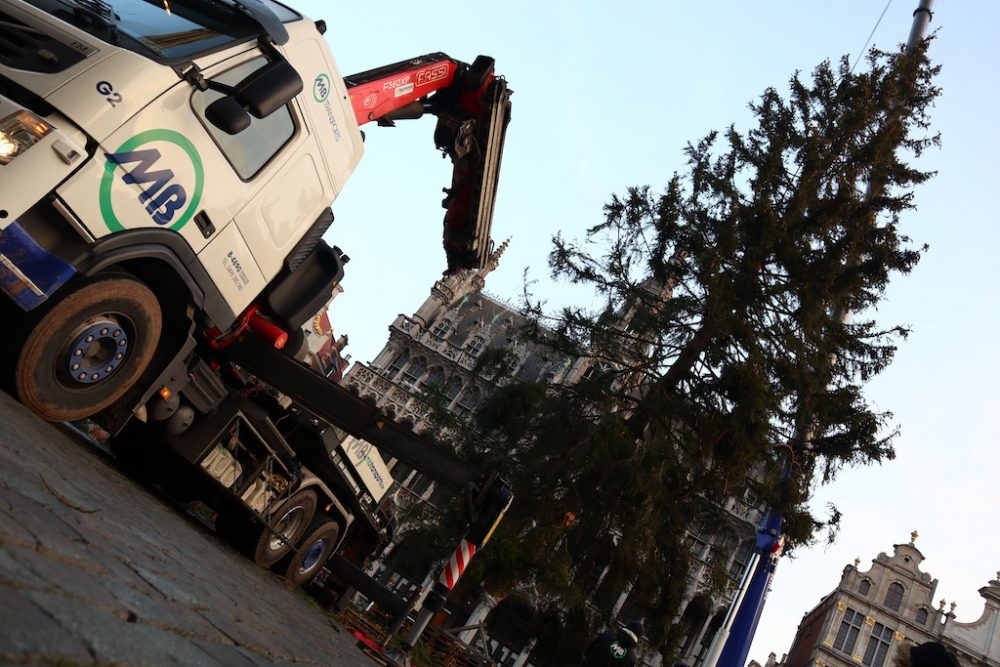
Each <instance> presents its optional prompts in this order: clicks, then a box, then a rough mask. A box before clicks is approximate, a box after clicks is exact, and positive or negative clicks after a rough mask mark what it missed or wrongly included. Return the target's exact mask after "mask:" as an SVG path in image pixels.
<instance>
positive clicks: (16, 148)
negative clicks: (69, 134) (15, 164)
mask: <svg viewBox="0 0 1000 667" xmlns="http://www.w3.org/2000/svg"><path fill="white" fill-rule="evenodd" d="M51 131H52V126H51V125H49V124H48V123H46V122H45V121H44V120H42V119H41V118H39V117H38V116H36V115H35V114H33V113H31V112H30V111H19V112H17V113H16V114H13V115H10V116H7V117H6V118H4V119H3V120H0V164H10V163H11V161H12V160H13V159H14V158H15V157H17V156H18V155H20V154H21V153H23V152H24V151H26V150H28V149H29V148H31V147H32V146H33V145H34V144H36V143H38V141H39V140H40V139H41V138H42V137H44V136H45V135H46V134H48V133H49V132H51Z"/></svg>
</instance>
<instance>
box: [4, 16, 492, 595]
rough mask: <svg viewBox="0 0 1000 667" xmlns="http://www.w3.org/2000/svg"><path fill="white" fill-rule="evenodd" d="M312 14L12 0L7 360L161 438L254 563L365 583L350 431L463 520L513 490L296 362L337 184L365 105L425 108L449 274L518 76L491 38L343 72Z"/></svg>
mask: <svg viewBox="0 0 1000 667" xmlns="http://www.w3.org/2000/svg"><path fill="white" fill-rule="evenodd" d="M325 30H326V25H325V23H324V22H323V21H313V20H310V19H307V18H306V17H304V16H302V15H301V14H300V13H298V12H297V11H295V10H294V9H292V8H290V7H288V6H286V5H283V4H281V3H279V2H277V1H275V0H171V1H170V2H166V1H164V2H162V3H160V2H148V1H146V0H30V1H25V0H0V287H2V288H3V291H4V292H5V294H6V298H0V311H2V316H3V321H4V328H5V333H4V341H5V347H4V354H3V355H0V379H2V381H3V383H4V387H5V388H6V389H7V390H9V391H11V392H12V393H13V394H14V395H15V396H16V397H17V398H18V399H19V400H20V401H21V402H22V403H23V404H24V405H26V406H27V407H28V408H30V409H31V410H33V411H34V412H35V413H37V414H38V415H39V416H40V417H42V418H44V419H46V420H49V421H57V422H62V421H75V420H81V419H91V420H94V421H95V422H97V423H99V424H100V425H101V426H103V427H104V428H105V429H106V430H107V431H108V432H110V433H111V434H112V435H113V437H114V438H115V439H116V442H119V443H128V444H127V449H130V450H131V451H132V453H133V454H135V453H136V452H140V451H141V452H142V456H143V457H151V458H152V459H155V462H156V463H155V466H153V468H155V469H156V470H157V473H158V475H159V476H160V478H161V479H163V480H164V481H165V482H167V483H172V485H173V486H174V487H176V488H177V489H179V490H180V491H182V492H185V493H188V494H190V495H193V496H198V497H200V498H203V499H206V500H207V501H208V502H209V504H210V505H211V506H212V507H213V508H214V509H215V510H216V511H217V512H218V515H217V520H216V527H217V529H218V530H219V532H220V534H222V535H224V536H225V537H227V538H228V539H230V541H232V542H233V543H234V544H237V545H239V546H240V547H241V548H243V549H244V550H245V551H246V552H247V553H248V554H249V555H251V556H252V557H253V558H254V560H255V561H256V562H257V563H259V564H260V565H262V566H268V567H276V566H277V567H279V568H283V570H282V571H283V573H284V574H285V575H286V576H288V577H289V578H291V579H292V580H294V581H297V582H304V581H307V580H308V579H309V578H310V577H311V576H313V575H314V574H315V573H316V572H317V571H318V570H319V569H320V568H321V567H323V565H324V564H327V562H328V559H330V558H331V556H332V555H333V554H337V558H339V559H340V561H342V562H340V564H339V565H337V567H336V569H337V571H338V572H339V573H340V576H342V577H343V579H344V580H345V581H348V582H349V585H351V586H353V587H355V588H358V589H359V590H360V589H361V588H370V587H369V585H368V583H366V580H365V578H364V577H363V576H362V575H361V574H359V572H360V570H361V566H363V564H364V563H365V562H366V559H367V558H369V557H370V556H371V554H372V553H373V552H374V550H376V549H377V548H378V545H379V544H381V543H383V542H384V540H385V539H386V536H387V535H388V534H389V532H390V529H391V526H390V525H389V524H390V523H391V522H390V521H389V520H388V518H387V512H386V507H385V502H384V501H383V499H382V498H377V497H376V495H377V494H373V493H372V487H371V485H370V483H371V479H368V480H367V481H366V480H365V479H364V475H362V474H361V472H360V471H359V470H358V468H356V467H354V466H352V465H348V463H349V461H348V460H347V459H349V456H348V455H347V453H346V452H345V451H344V449H343V447H341V446H340V444H339V443H340V438H339V437H338V436H337V433H338V432H340V433H341V434H345V433H346V434H349V435H351V436H354V437H355V438H359V439H361V440H363V441H365V442H368V443H371V444H373V445H375V446H376V447H377V448H378V450H379V451H382V452H384V453H386V454H388V455H391V456H394V457H397V458H399V459H400V460H403V461H406V462H407V463H409V464H410V465H412V466H413V467H414V468H417V469H419V470H422V471H423V472H425V473H426V474H428V475H429V476H430V477H432V478H435V479H438V480H439V481H441V482H442V484H443V485H444V486H446V487H449V488H453V489H454V490H455V491H456V492H458V493H460V494H462V495H463V496H464V497H466V498H467V499H468V502H469V508H470V519H471V521H470V535H471V536H472V539H475V540H480V541H481V542H484V541H485V539H488V537H489V534H491V533H492V530H493V528H495V526H496V523H497V522H498V521H499V520H500V517H501V516H502V514H503V511H504V510H505V509H506V507H507V506H508V505H509V502H510V498H511V497H512V495H511V492H510V489H509V488H508V487H507V485H506V484H505V483H504V482H503V480H500V479H499V478H497V477H496V476H495V475H493V476H487V475H482V474H479V473H477V472H476V471H474V470H471V469H469V468H468V466H465V465H464V464H463V463H462V462H461V461H459V460H457V459H456V458H455V457H454V456H453V455H451V453H450V452H448V451H446V450H444V449H442V448H440V447H438V446H437V445H436V444H435V443H434V442H432V441H431V440H430V439H429V438H428V437H426V436H423V435H420V434H417V433H414V432H413V431H412V429H410V428H409V427H408V426H407V425H400V424H395V423H393V422H391V421H390V420H388V419H386V418H385V417H384V416H383V415H381V414H380V413H379V411H378V410H377V409H376V408H375V406H373V405H371V404H369V403H367V402H366V401H363V400H361V399H360V398H358V397H356V396H353V395H352V394H350V393H349V392H347V390H345V389H343V388H341V387H339V386H337V385H336V384H334V383H332V382H330V381H329V380H328V379H327V378H325V377H323V376H322V375H320V374H318V373H316V372H315V371H314V370H312V369H310V368H307V367H306V366H304V365H303V364H302V363H300V362H299V361H297V360H296V359H295V355H296V353H297V352H298V350H299V349H300V348H301V345H302V338H303V333H302V325H303V323H305V322H306V321H307V320H309V319H310V318H312V317H313V316H315V315H316V313H317V311H318V310H320V309H321V308H322V307H324V305H325V304H327V303H328V302H329V300H330V298H331V296H332V294H333V290H334V289H335V286H336V285H337V284H338V283H339V282H340V281H341V280H342V278H343V275H344V265H345V263H346V262H347V261H348V257H347V255H346V254H344V252H343V251H342V250H341V249H340V248H338V247H336V246H330V245H329V244H328V243H327V242H326V241H325V240H324V239H323V236H324V234H326V232H327V231H328V229H329V228H330V226H331V224H332V222H333V212H332V208H331V205H332V204H333V202H334V201H335V200H336V198H337V196H338V194H339V193H340V192H341V191H342V190H343V188H344V187H345V185H346V183H347V181H348V179H349V178H350V176H351V174H352V172H353V171H354V169H355V168H356V167H357V165H358V163H359V162H360V160H361V157H362V154H363V145H364V144H363V139H364V136H363V133H362V131H361V129H360V128H361V126H362V125H364V124H365V123H369V122H373V123H375V124H377V125H380V126H391V125H393V124H394V123H395V122H396V121H398V120H402V119H409V118H417V117H419V116H421V115H423V114H425V113H430V114H433V115H435V116H436V117H437V125H436V127H435V131H434V143H435V146H436V147H437V148H438V149H440V150H441V151H443V152H444V154H446V155H447V156H448V157H450V158H451V160H452V163H453V172H452V180H451V183H450V184H449V185H448V187H446V188H445V189H444V190H445V195H446V196H445V198H444V201H443V202H442V205H443V206H444V208H445V215H444V221H443V225H442V226H443V246H444V251H445V259H446V262H445V268H444V271H445V272H446V273H449V272H455V271H460V270H464V269H474V268H477V267H481V266H482V265H483V263H484V262H485V261H486V258H487V257H488V255H489V252H490V244H491V241H490V231H491V226H492V218H493V206H494V202H495V195H496V185H497V182H498V175H499V168H500V159H501V155H502V150H503V142H504V137H505V133H506V128H507V124H508V122H509V120H510V90H509V89H508V88H507V85H506V82H505V81H504V79H503V78H502V77H499V76H496V74H495V73H494V66H493V60H492V59H491V58H487V57H484V56H480V57H478V58H476V59H475V60H474V62H473V63H472V64H466V63H463V62H461V61H457V60H454V59H452V58H450V57H448V56H446V55H445V54H442V53H434V54H428V55H426V56H421V57H419V58H414V59H411V60H407V61H403V62H400V63H395V64H392V65H387V66H385V67H380V68H377V69H375V70H371V71H368V72H364V73H361V74H359V75H354V76H351V77H342V76H341V75H340V73H339V71H338V69H337V65H336V62H335V60H334V58H333V56H332V53H331V51H330V48H329V45H328V44H327V41H326V39H325V38H324V37H323V35H324V32H325ZM338 430H339V431H338ZM363 459H364V457H361V458H360V459H358V461H362V460H363ZM372 461H374V459H372ZM372 471H374V473H375V474H376V475H380V474H382V472H381V471H380V470H379V469H378V467H377V465H375V463H374V462H373V463H372V470H369V472H372ZM383 482H385V480H384V479H383ZM383 495H384V494H383ZM477 546H481V544H478V545H477ZM368 592H369V593H370V595H369V597H372V599H375V598H382V599H383V601H384V602H385V604H387V605H389V606H395V607H396V608H397V609H399V608H401V605H400V603H399V601H393V600H391V599H389V598H387V597H385V596H382V595H381V594H380V592H379V591H378V590H376V589H375V588H370V590H369V591H368ZM366 594H368V593H366Z"/></svg>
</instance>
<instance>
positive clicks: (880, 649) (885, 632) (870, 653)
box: [861, 586, 902, 667]
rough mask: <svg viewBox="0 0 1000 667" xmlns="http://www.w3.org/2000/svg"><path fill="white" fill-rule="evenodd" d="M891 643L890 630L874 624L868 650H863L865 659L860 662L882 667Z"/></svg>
mask: <svg viewBox="0 0 1000 667" xmlns="http://www.w3.org/2000/svg"><path fill="white" fill-rule="evenodd" d="M900 588H902V586H900ZM891 643H892V630H890V629H889V628H887V627H886V626H884V625H882V624H881V623H876V624H875V627H874V628H872V636H871V639H869V640H868V648H866V649H865V657H864V658H863V659H862V660H861V662H862V663H863V664H865V665H867V666H868V667H882V665H883V664H885V656H886V654H887V653H888V652H889V644H891Z"/></svg>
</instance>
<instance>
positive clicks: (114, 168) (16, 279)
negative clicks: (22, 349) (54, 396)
mask: <svg viewBox="0 0 1000 667" xmlns="http://www.w3.org/2000/svg"><path fill="white" fill-rule="evenodd" d="M323 29H325V26H324V25H323V24H322V22H315V23H314V22H313V21H310V20H307V19H305V18H304V17H302V16H301V15H299V14H298V13H297V12H295V11H293V10H291V9H289V8H288V7H285V6H284V5H281V4H279V3H277V2H274V1H272V0H239V1H227V0H216V1H215V2H204V1H192V0H171V2H170V3H163V4H162V5H161V4H159V3H151V2H145V1H144V0H32V1H31V2H24V1H23V0H0V43H2V44H4V45H5V46H2V47H0V286H2V288H3V289H4V291H5V292H6V293H7V295H8V296H9V297H10V298H11V299H12V300H13V301H14V302H15V303H16V304H17V305H18V306H20V308H21V309H22V310H24V311H37V312H38V313H39V314H41V317H43V318H45V317H49V315H50V313H45V314H42V313H44V311H45V310H46V308H50V309H54V310H57V311H60V312H58V313H57V315H56V320H54V321H50V322H48V323H47V324H46V325H45V326H47V327H48V328H49V329H52V328H55V329H59V332H57V333H59V336H57V337H61V339H60V340H59V341H57V342H55V343H53V345H54V346H55V349H49V350H34V351H32V350H28V352H29V353H30V354H31V355H32V356H30V358H29V359H27V361H26V362H25V361H24V360H22V361H21V362H19V368H20V369H21V370H19V371H18V379H17V385H18V386H17V391H18V393H19V395H20V396H21V398H22V400H25V398H26V397H27V398H28V400H27V401H26V402H28V403H29V405H30V406H31V407H32V408H33V409H36V411H38V409H39V407H40V406H39V405H38V404H37V402H36V404H32V402H31V399H30V396H31V395H32V394H33V393H48V392H49V391H50V390H52V389H55V388H62V389H63V390H64V391H65V392H69V394H73V395H75V396H76V398H80V397H81V395H82V394H88V393H89V394H94V395H97V394H100V400H92V401H90V402H89V403H88V402H87V401H83V400H78V401H76V402H77V403H78V404H79V407H78V408H77V409H72V410H54V409H49V410H46V409H45V408H44V406H42V407H43V409H42V410H41V412H42V414H43V416H47V417H48V418H55V419H71V418H76V417H78V416H81V415H83V413H84V412H88V411H89V412H93V411H94V408H95V407H97V406H101V405H106V404H108V403H110V402H111V401H113V400H114V399H115V396H112V398H111V401H108V400H107V396H108V395H110V394H107V392H103V391H101V392H98V391H96V389H97V385H102V384H108V383H106V382H104V381H105V380H106V379H108V378H110V377H111V376H112V375H118V376H121V375H123V372H122V369H121V366H124V365H128V363H129V362H130V361H139V362H140V364H139V365H140V366H142V367H145V365H146V364H148V360H147V362H146V363H142V361H143V360H142V357H143V356H148V354H151V351H150V350H148V349H147V348H148V347H149V345H148V344H146V341H141V340H138V339H139V338H148V337H149V336H151V335H153V336H156V335H158V333H159V332H155V331H148V332H145V333H142V330H143V329H145V328H148V329H154V328H156V327H154V326H147V327H144V326H143V325H142V322H140V321H138V320H149V321H148V322H147V324H148V325H154V324H156V320H157V319H159V320H160V321H165V323H166V324H171V323H173V322H171V320H172V318H174V317H176V313H174V312H168V311H171V308H172V306H171V303H170V302H171V301H172V297H171V293H173V292H182V293H190V301H191V303H193V305H194V307H195V310H196V311H197V316H198V317H200V318H201V321H202V323H203V324H204V325H205V326H212V327H215V328H217V329H218V330H221V331H225V330H226V329H227V328H228V327H230V326H231V325H232V323H233V322H234V320H235V319H236V318H237V316H239V315H240V314H241V313H243V312H244V311H245V310H246V309H247V307H248V306H249V305H250V304H251V303H252V302H253V301H254V300H255V299H258V298H259V297H260V296H261V294H262V293H265V292H268V290H270V291H271V301H272V304H271V305H273V306H274V310H276V311H277V314H278V320H279V321H281V317H282V315H283V314H284V315H285V319H287V320H289V322H288V325H289V328H292V326H293V325H295V324H296V323H295V322H293V321H291V320H293V319H297V318H298V317H299V311H301V310H303V309H305V310H308V308H309V307H312V306H313V302H312V301H310V303H308V304H303V303H295V297H294V295H292V294H291V293H292V292H293V290H292V289H291V288H290V287H288V286H287V284H291V283H292V282H294V281H293V280H291V278H290V274H291V273H293V272H294V271H296V270H299V268H300V267H301V266H302V265H303V263H306V264H309V262H308V261H307V258H308V257H310V256H311V254H312V255H314V254H315V253H314V251H315V249H316V247H317V244H321V245H323V246H325V244H323V243H322V242H321V241H320V239H319V237H320V235H321V234H322V232H323V231H325V229H326V227H328V226H329V224H330V222H331V221H332V214H331V213H330V211H329V206H330V203H331V202H332V201H333V200H334V199H335V198H336V196H337V195H338V193H339V192H340V190H341V188H343V186H344V183H345V182H346V180H347V179H348V178H349V176H350V174H351V172H352V171H353V169H354V167H355V166H356V165H357V163H358V161H359V160H360V158H361V155H362V151H363V144H362V138H361V133H360V131H359V130H358V126H357V122H356V121H355V119H354V115H353V112H352V110H351V106H350V100H349V98H348V93H347V90H346V88H345V85H344V81H343V78H342V77H341V76H340V74H339V72H338V71H337V66H336V64H335V62H334V60H333V57H332V55H331V53H330V50H329V48H328V46H327V44H326V42H325V40H324V38H323V36H322V32H321V31H322V30H323ZM6 45H11V46H6ZM321 254H322V253H321ZM338 261H339V257H338V256H337V253H332V255H331V251H329V249H328V248H327V252H326V253H325V255H324V257H323V258H320V259H319V260H315V259H314V261H313V262H312V264H314V265H317V266H319V267H321V268H320V269H319V270H318V271H319V273H320V274H322V275H318V276H316V277H315V280H320V281H323V280H327V281H329V279H330V277H331V276H332V277H333V279H334V280H335V279H336V277H337V270H336V267H332V265H335V264H337V262H338ZM302 270H304V271H305V272H306V273H309V272H310V269H309V266H306V267H305V268H304V269H302ZM114 272H121V275H120V276H116V277H117V278H118V279H119V280H128V281H131V282H136V283H138V284H139V285H140V287H144V288H146V289H148V290H149V291H151V292H152V293H153V294H154V295H155V296H156V298H157V299H156V300H157V301H159V304H150V303H148V302H149V301H150V300H149V299H148V297H146V296H145V294H142V295H139V296H136V297H134V298H133V300H135V299H138V301H139V307H138V310H139V311H149V310H156V309H160V310H162V311H163V312H161V313H160V314H159V315H157V314H156V313H153V314H152V315H151V314H150V313H148V312H139V313H135V312H134V311H135V310H136V307H135V304H132V306H131V307H126V306H122V305H120V304H119V305H113V304H108V305H107V306H106V307H105V308H104V309H103V311H102V309H101V307H100V305H99V304H100V303H104V302H105V301H106V300H107V299H105V298H103V297H102V295H101V294H96V295H95V294H91V293H92V292H94V289H95V288H92V287H90V288H89V289H90V292H91V293H88V298H89V299H90V300H91V301H95V303H97V304H98V305H97V306H96V308H97V311H96V312H89V311H88V312H86V313H79V312H75V309H73V308H68V307H66V306H65V305H63V306H62V307H60V305H59V304H56V303H55V302H61V300H63V297H62V295H63V294H64V293H68V292H69V291H72V290H74V289H75V288H76V286H84V287H87V286H89V285H90V284H91V283H93V282H94V281H95V280H97V279H98V278H100V277H103V276H106V275H108V274H110V273H114ZM311 272H312V273H313V274H315V273H316V272H317V269H316V268H315V267H313V269H312V270H311ZM283 278H284V280H283ZM97 282H100V281H99V280H97ZM282 282H284V283H286V286H285V287H284V288H282V286H281V285H280V284H277V283H282ZM129 287H131V286H129ZM97 291H98V292H101V293H102V294H103V296H104V297H106V296H110V295H113V294H114V293H115V292H120V293H126V292H128V291H129V290H128V289H125V290H124V291H123V290H122V284H121V283H120V282H119V283H115V282H113V283H111V284H110V285H108V286H106V289H104V290H101V289H99V288H98V289H97ZM275 293H277V296H275ZM289 302H291V303H289ZM186 307H187V306H180V305H178V306H176V309H179V310H184V309H186ZM90 310H94V309H93V308H91V309H90ZM314 312H315V308H314V309H313V312H310V313H307V315H306V317H308V316H311V315H312V314H314ZM289 313H294V317H293V316H292V315H290V314H289ZM130 320H137V321H130ZM91 322H96V324H93V325H90V324H88V323H91ZM119 324H120V325H122V326H121V327H117V326H116V325H119ZM106 325H109V326H106ZM118 328H121V329H122V331H121V332H120V333H119V335H118V336H117V337H109V334H108V333H102V332H103V331H104V330H105V329H109V331H110V333H112V334H113V333H114V331H115V330H116V329H118ZM62 329H66V331H65V332H63V331H62ZM35 330H36V331H37V328H36V329H35ZM43 330H45V327H43ZM81 336H82V338H81ZM88 336H89V337H91V340H90V341H89V343H88V344H87V345H84V343H87V342H88V341H87V337H88ZM95 341H96V342H97V343H98V344H97V345H95ZM123 341H124V342H123ZM156 343H157V341H156V340H153V341H152V346H153V347H155V346H156ZM50 347H51V346H50ZM123 348H124V352H123ZM114 350H118V351H117V352H115V353H114V354H112V351H114ZM120 353H121V354H123V356H121V357H116V356H115V355H116V354H120ZM74 355H75V356H77V357H84V359H85V361H86V363H83V364H82V365H80V364H77V366H76V367H74V364H75V363H76V362H75V361H74ZM28 365H30V366H33V367H38V366H39V365H41V366H44V367H46V368H50V367H54V369H55V370H54V371H53V370H51V369H50V370H46V371H45V373H44V375H45V377H41V376H39V377H34V378H32V377H29V376H30V375H32V374H31V372H30V370H31V369H30V368H28V367H27V366H28ZM142 370H143V369H142V368H139V369H138V370H137V377H138V373H141V371H142ZM35 375H37V373H36V374H35ZM119 379H121V378H120V377H119ZM25 384H26V385H37V386H34V387H32V386H24V385H25ZM116 384H122V383H121V382H116ZM106 394H107V395H106ZM118 395H120V392H119V393H118ZM85 405H86V409H84V406H85ZM50 407H51V406H50Z"/></svg>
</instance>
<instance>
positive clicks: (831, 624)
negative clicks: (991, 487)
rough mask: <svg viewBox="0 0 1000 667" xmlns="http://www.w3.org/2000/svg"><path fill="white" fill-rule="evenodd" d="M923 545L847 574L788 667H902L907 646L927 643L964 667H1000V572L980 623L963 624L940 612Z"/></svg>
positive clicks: (812, 619)
mask: <svg viewBox="0 0 1000 667" xmlns="http://www.w3.org/2000/svg"><path fill="white" fill-rule="evenodd" d="M916 538H917V533H916V532H913V533H912V534H911V538H910V542H909V543H908V544H896V545H893V553H892V555H891V556H888V555H886V554H885V553H884V552H883V553H880V554H879V555H878V556H877V557H876V558H875V559H874V560H872V565H871V567H870V568H868V569H867V570H865V571H862V570H860V569H858V566H859V565H860V560H855V561H854V564H853V565H848V566H847V567H845V568H844V571H843V575H842V576H841V578H840V584H839V585H838V586H837V588H836V589H834V590H833V592H831V593H830V594H829V595H827V596H826V597H824V598H823V599H822V600H821V601H820V602H819V604H818V605H816V607H815V608H813V609H812V610H811V611H809V612H808V613H806V614H805V616H803V617H802V622H801V623H800V624H799V629H798V632H797V634H796V635H795V640H794V641H793V643H792V647H791V649H790V650H789V653H788V656H787V657H786V658H785V659H784V660H783V661H782V663H781V665H782V667H806V666H807V665H816V666H817V667H853V666H855V665H862V666H863V667H895V665H896V659H895V656H896V652H897V650H898V648H899V647H900V645H901V644H905V645H912V644H921V643H923V642H926V641H937V642H940V643H942V644H944V645H945V646H947V647H948V648H949V649H951V651H953V652H954V654H955V655H956V656H957V657H958V660H959V663H961V665H962V666H963V667H985V666H989V667H1000V572H998V573H997V578H996V579H994V580H993V581H990V582H989V584H987V585H986V586H984V587H983V588H981V589H979V594H980V595H981V596H982V597H983V599H984V601H985V607H984V609H983V613H982V615H981V617H980V618H979V620H977V621H974V622H972V623H959V622H958V621H956V620H955V603H952V604H951V605H950V607H949V606H948V605H947V603H946V602H945V600H943V599H942V600H940V601H939V602H938V603H937V606H936V607H935V603H934V597H935V593H936V590H937V585H938V580H937V579H932V578H931V575H930V574H928V573H927V572H923V571H921V569H920V563H921V562H923V560H924V556H923V554H921V553H920V550H919V549H917V547H916V546H915V545H914V542H915V541H916ZM946 607H947V610H946Z"/></svg>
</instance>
